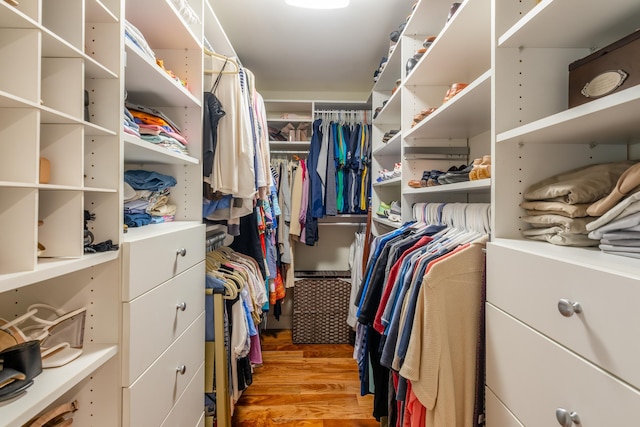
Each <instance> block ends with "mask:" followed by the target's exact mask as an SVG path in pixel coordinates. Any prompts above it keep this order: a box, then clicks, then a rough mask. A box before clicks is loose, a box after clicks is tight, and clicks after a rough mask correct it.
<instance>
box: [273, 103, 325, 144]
mask: <svg viewBox="0 0 640 427" xmlns="http://www.w3.org/2000/svg"><path fill="white" fill-rule="evenodd" d="M264 104H265V110H266V112H267V124H268V126H269V127H272V128H274V129H278V130H280V129H282V128H284V127H285V126H286V125H288V124H289V123H290V124H291V125H292V126H293V127H294V128H296V129H298V128H299V127H300V126H301V125H305V126H306V129H305V131H306V134H307V138H306V139H304V140H298V139H297V138H294V139H289V140H288V141H277V140H273V141H272V140H270V141H269V145H270V147H271V148H272V149H273V148H275V147H277V149H278V150H281V151H284V150H285V149H286V150H290V151H302V152H305V151H306V152H308V151H309V146H308V144H309V142H310V141H311V133H312V130H313V129H312V127H313V111H314V103H313V101H296V100H284V99H265V100H264ZM289 115H290V116H291V117H288V116H289ZM284 136H285V137H288V135H284ZM300 139H302V138H300ZM287 143H288V144H290V145H286V144H287Z"/></svg>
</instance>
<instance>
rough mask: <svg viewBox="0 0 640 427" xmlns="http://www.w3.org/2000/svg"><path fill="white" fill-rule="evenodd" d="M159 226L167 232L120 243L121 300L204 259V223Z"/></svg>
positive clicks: (126, 299)
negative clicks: (174, 226)
mask: <svg viewBox="0 0 640 427" xmlns="http://www.w3.org/2000/svg"><path fill="white" fill-rule="evenodd" d="M158 225H160V224H158ZM159 229H160V230H163V229H166V230H167V232H166V233H163V234H157V235H151V236H150V237H148V238H139V239H135V240H132V241H126V242H125V243H124V244H123V245H122V268H123V278H124V279H123V290H122V299H123V301H131V300H132V299H134V298H135V297H137V296H139V295H142V294H143V293H144V292H146V291H148V290H149V289H152V288H153V287H155V286H157V285H158V284H160V283H162V282H165V281H166V280H168V279H170V278H171V277H173V276H175V275H176V274H178V273H180V272H182V271H184V270H186V269H187V268H189V267H191V266H193V265H195V264H197V263H199V262H200V261H202V260H204V256H205V248H204V240H205V228H204V225H193V226H188V227H181V228H171V227H166V228H159Z"/></svg>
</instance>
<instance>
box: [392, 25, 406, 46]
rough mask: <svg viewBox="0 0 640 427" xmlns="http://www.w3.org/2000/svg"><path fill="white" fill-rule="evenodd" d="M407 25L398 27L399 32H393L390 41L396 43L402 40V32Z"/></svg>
mask: <svg viewBox="0 0 640 427" xmlns="http://www.w3.org/2000/svg"><path fill="white" fill-rule="evenodd" d="M406 25H407V23H406V22H403V23H402V24H400V25H399V26H398V29H397V30H394V31H392V32H391V33H390V34H389V40H391V41H392V42H394V43H396V42H397V41H398V40H400V34H402V32H403V31H404V27H405V26H406Z"/></svg>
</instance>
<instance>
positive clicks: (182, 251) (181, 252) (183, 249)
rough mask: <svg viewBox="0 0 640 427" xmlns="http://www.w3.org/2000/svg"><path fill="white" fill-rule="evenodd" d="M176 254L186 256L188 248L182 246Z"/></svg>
mask: <svg viewBox="0 0 640 427" xmlns="http://www.w3.org/2000/svg"><path fill="white" fill-rule="evenodd" d="M176 255H180V256H185V255H187V250H186V249H185V248H180V249H178V250H177V251H176Z"/></svg>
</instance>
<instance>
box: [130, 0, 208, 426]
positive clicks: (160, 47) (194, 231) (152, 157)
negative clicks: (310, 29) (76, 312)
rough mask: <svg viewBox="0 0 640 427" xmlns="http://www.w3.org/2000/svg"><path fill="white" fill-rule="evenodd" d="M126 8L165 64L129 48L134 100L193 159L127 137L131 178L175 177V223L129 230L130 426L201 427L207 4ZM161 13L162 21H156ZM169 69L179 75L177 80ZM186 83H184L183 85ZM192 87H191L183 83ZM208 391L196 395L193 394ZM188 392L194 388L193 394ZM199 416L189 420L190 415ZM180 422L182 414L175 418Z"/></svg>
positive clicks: (135, 4) (135, 3) (143, 3)
mask: <svg viewBox="0 0 640 427" xmlns="http://www.w3.org/2000/svg"><path fill="white" fill-rule="evenodd" d="M186 5H187V6H188V7H187V8H178V7H177V6H176V5H175V4H174V2H173V1H169V0H162V1H159V2H158V1H151V0H148V1H139V0H136V1H127V3H126V11H125V18H126V19H127V21H129V22H130V23H131V24H133V25H134V26H135V27H136V28H137V29H138V30H139V31H140V32H141V33H142V35H143V36H144V38H145V40H146V42H147V43H148V45H149V47H150V48H151V49H152V50H153V52H154V53H155V57H156V60H161V61H162V64H163V66H164V69H162V68H161V67H160V66H159V65H158V64H157V63H156V62H155V61H154V60H153V59H151V58H149V57H148V56H145V55H144V54H143V53H142V52H141V50H140V49H139V48H138V47H137V46H135V45H134V44H133V43H131V42H130V41H129V40H127V41H126V42H125V44H124V52H125V55H126V64H125V74H124V87H125V90H126V94H127V101H128V102H132V103H134V104H139V105H144V106H147V107H151V108H154V109H156V110H159V111H160V112H162V113H163V114H165V115H166V116H167V117H169V119H170V120H171V121H173V122H174V123H175V124H176V125H177V126H178V127H179V128H180V131H181V134H182V136H184V138H185V139H186V140H187V142H188V144H187V149H188V154H183V153H175V152H171V151H169V150H167V149H164V148H162V147H158V146H155V145H153V144H151V143H149V142H146V141H144V140H142V139H140V138H138V137H136V136H133V135H129V134H126V135H125V136H124V138H123V139H124V168H125V170H133V169H136V170H146V171H154V172H159V173H161V174H164V175H170V176H172V177H173V178H175V179H176V181H177V184H176V185H175V186H174V187H172V188H171V189H170V203H171V204H174V205H176V207H177V212H176V215H175V219H174V221H171V222H165V223H160V224H149V225H145V226H142V227H133V228H132V227H129V228H128V231H127V232H126V233H125V234H124V237H123V247H122V278H121V283H122V299H121V300H122V313H123V320H122V339H123V346H122V372H121V378H122V380H121V386H122V425H123V426H139V425H154V426H159V425H163V423H167V422H168V424H166V425H176V424H175V421H174V422H173V423H172V422H171V421H167V420H169V419H171V418H172V417H173V418H175V417H176V416H185V418H184V420H182V421H185V422H186V421H187V420H190V419H193V421H189V422H188V423H187V424H184V425H196V423H197V422H198V420H200V419H201V418H202V414H203V411H204V406H203V404H202V393H203V392H204V370H203V368H202V367H203V364H204V280H205V269H204V241H205V226H204V225H202V224H201V222H202V220H201V217H202V214H201V211H202V207H201V206H202V204H201V201H202V166H201V164H200V158H201V155H202V83H203V73H202V69H203V53H202V34H203V33H202V32H203V30H202V22H203V13H204V9H203V3H202V2H201V1H187V2H186ZM149 10H153V16H154V19H149V15H148V13H149ZM166 70H170V71H171V72H173V74H174V75H175V76H176V77H177V79H176V78H173V77H172V76H170V75H169V73H168V72H167V71H166ZM179 80H180V81H179ZM185 80H186V84H184V83H183V82H184V81H185ZM196 388H198V389H199V391H200V393H198V394H196V393H195V392H194V391H193V390H195V389H196ZM186 390H191V392H189V393H187V392H185V391H186ZM189 411H195V412H194V413H189V414H186V413H185V412H189ZM172 414H173V415H172Z"/></svg>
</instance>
